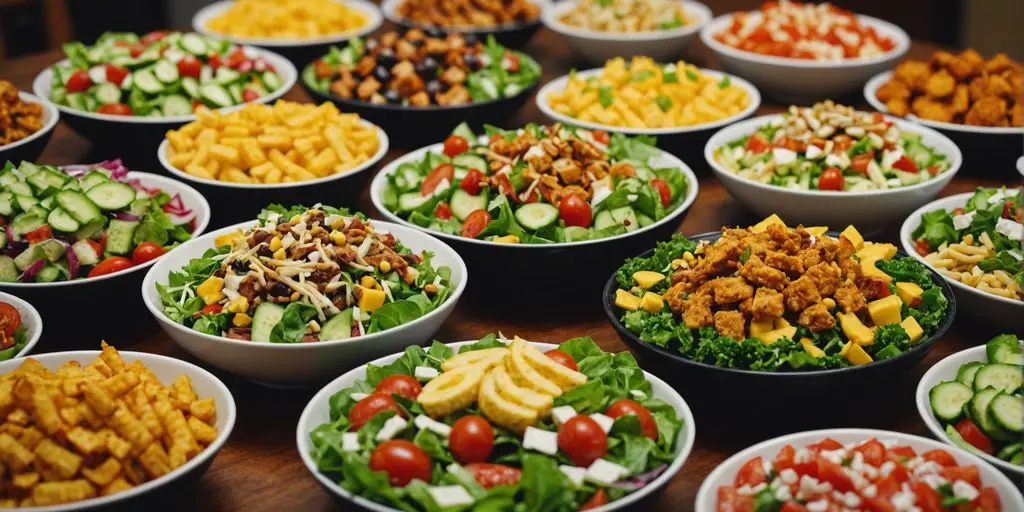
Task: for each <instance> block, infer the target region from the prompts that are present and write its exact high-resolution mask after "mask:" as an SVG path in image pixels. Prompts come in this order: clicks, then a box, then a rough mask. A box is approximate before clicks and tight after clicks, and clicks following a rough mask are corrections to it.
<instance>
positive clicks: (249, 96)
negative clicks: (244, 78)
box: [242, 89, 260, 103]
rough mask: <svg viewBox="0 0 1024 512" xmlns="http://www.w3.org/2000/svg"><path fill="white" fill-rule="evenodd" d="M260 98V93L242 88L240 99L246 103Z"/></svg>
mask: <svg viewBox="0 0 1024 512" xmlns="http://www.w3.org/2000/svg"><path fill="white" fill-rule="evenodd" d="M258 99H260V93H258V92H256V91H254V90H252V89H242V101H244V102H246V103H248V102H250V101H256V100H258Z"/></svg>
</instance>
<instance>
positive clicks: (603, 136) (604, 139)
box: [590, 130, 611, 146]
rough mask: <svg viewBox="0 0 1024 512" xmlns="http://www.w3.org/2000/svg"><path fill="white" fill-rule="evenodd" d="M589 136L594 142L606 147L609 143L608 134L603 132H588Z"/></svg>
mask: <svg viewBox="0 0 1024 512" xmlns="http://www.w3.org/2000/svg"><path fill="white" fill-rule="evenodd" d="M590 136H591V137H593V138H594V141H595V142H597V143H599V144H604V145H606V146H607V145H608V143H609V142H611V137H609V136H608V132H606V131H604V130H594V131H592V132H590Z"/></svg>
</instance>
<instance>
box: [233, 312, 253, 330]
mask: <svg viewBox="0 0 1024 512" xmlns="http://www.w3.org/2000/svg"><path fill="white" fill-rule="evenodd" d="M231 323H232V324H234V325H235V327H248V326H250V325H252V317H251V316H249V315H247V314H245V313H238V314H236V315H235V317H234V318H232V319H231Z"/></svg>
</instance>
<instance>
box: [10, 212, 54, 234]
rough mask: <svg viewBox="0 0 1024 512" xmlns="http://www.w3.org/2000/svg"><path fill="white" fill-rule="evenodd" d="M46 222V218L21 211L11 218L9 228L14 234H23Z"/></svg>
mask: <svg viewBox="0 0 1024 512" xmlns="http://www.w3.org/2000/svg"><path fill="white" fill-rule="evenodd" d="M43 224H46V220H45V219H44V218H43V217H40V216H39V215H36V214H34V213H23V214H21V215H18V216H17V217H15V218H14V219H13V220H11V229H12V230H14V234H15V235H24V234H25V233H28V232H29V231H32V230H33V229H36V228H38V227H39V226H42V225H43Z"/></svg>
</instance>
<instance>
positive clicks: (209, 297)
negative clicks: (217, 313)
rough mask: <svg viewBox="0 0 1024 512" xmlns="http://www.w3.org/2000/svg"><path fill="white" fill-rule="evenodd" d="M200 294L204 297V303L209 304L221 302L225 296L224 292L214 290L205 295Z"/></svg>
mask: <svg viewBox="0 0 1024 512" xmlns="http://www.w3.org/2000/svg"><path fill="white" fill-rule="evenodd" d="M199 296H200V297H202V298H203V303H205V304H207V305H209V304H216V303H218V302H220V301H221V299H223V298H224V292H213V293H207V294H205V295H203V294H200V295H199Z"/></svg>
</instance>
